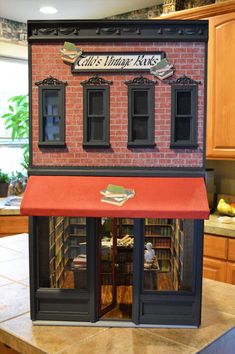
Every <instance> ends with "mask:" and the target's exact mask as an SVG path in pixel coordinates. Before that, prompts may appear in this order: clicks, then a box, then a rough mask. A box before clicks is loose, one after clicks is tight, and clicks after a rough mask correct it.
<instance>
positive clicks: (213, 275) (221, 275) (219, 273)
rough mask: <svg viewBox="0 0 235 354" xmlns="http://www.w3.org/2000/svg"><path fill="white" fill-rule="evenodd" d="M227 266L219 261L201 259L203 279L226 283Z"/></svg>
mask: <svg viewBox="0 0 235 354" xmlns="http://www.w3.org/2000/svg"><path fill="white" fill-rule="evenodd" d="M226 269H227V264H226V262H225V261H221V260H219V259H213V258H208V257H204V258H203V277H204V278H208V279H212V280H217V281H223V282H226Z"/></svg>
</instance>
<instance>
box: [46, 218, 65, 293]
mask: <svg viewBox="0 0 235 354" xmlns="http://www.w3.org/2000/svg"><path fill="white" fill-rule="evenodd" d="M67 228H68V218H64V217H53V216H52V217H50V218H49V255H50V260H49V268H50V286H51V287H52V288H62V287H63V284H64V280H65V272H64V270H65V267H66V265H67V262H68V259H67V257H66V252H65V251H66V249H67V248H68V245H67V236H66V230H67Z"/></svg>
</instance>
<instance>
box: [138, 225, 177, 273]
mask: <svg viewBox="0 0 235 354" xmlns="http://www.w3.org/2000/svg"><path fill="white" fill-rule="evenodd" d="M144 241H145V244H146V243H148V242H151V243H152V248H153V249H154V250H155V254H156V257H157V260H158V263H159V267H160V272H170V271H171V268H172V266H171V265H172V220H171V219H156V218H151V219H145V239H144Z"/></svg>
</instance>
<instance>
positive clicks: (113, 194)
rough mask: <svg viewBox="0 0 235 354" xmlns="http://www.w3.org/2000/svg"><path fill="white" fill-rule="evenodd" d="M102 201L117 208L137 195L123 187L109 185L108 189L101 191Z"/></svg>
mask: <svg viewBox="0 0 235 354" xmlns="http://www.w3.org/2000/svg"><path fill="white" fill-rule="evenodd" d="M100 194H101V195H102V198H101V201H102V202H104V203H109V204H113V205H117V206H121V205H123V204H124V203H125V202H126V201H127V200H128V199H130V198H133V197H134V195H135V191H134V189H126V188H124V187H122V186H116V185H113V184H109V185H108V186H107V188H106V189H102V190H101V191H100Z"/></svg>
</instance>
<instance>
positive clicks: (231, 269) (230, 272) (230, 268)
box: [227, 262, 235, 285]
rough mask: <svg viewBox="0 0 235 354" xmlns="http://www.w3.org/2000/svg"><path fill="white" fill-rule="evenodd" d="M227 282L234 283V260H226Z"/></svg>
mask: <svg viewBox="0 0 235 354" xmlns="http://www.w3.org/2000/svg"><path fill="white" fill-rule="evenodd" d="M227 283H230V284H233V285H235V262H233V263H232V262H228V265H227Z"/></svg>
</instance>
